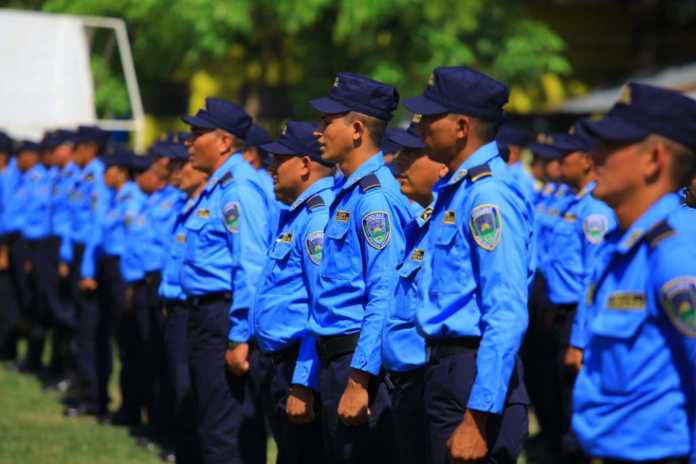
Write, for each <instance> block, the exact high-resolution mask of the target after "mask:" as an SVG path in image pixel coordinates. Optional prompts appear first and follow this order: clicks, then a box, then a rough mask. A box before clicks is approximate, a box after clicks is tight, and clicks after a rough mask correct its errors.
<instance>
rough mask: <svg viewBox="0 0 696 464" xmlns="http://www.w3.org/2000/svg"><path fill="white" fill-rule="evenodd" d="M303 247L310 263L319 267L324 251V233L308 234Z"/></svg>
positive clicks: (318, 231)
mask: <svg viewBox="0 0 696 464" xmlns="http://www.w3.org/2000/svg"><path fill="white" fill-rule="evenodd" d="M305 246H306V247H307V255H308V256H309V259H310V261H312V262H313V263H314V264H316V265H319V263H320V262H321V254H322V252H323V251H324V232H323V231H321V230H316V231H314V232H310V233H309V234H308V235H307V240H306V241H305Z"/></svg>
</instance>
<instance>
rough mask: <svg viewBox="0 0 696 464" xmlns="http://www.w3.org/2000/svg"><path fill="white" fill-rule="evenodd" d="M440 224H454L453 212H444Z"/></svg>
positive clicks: (455, 219) (455, 218)
mask: <svg viewBox="0 0 696 464" xmlns="http://www.w3.org/2000/svg"><path fill="white" fill-rule="evenodd" d="M442 222H443V223H444V224H456V223H457V215H456V213H455V212H454V210H452V209H450V210H447V211H445V216H444V217H443V218H442Z"/></svg>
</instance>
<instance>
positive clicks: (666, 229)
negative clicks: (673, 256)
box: [645, 220, 676, 248]
mask: <svg viewBox="0 0 696 464" xmlns="http://www.w3.org/2000/svg"><path fill="white" fill-rule="evenodd" d="M675 233H676V231H675V230H674V229H673V228H672V226H670V225H669V223H668V222H667V220H663V221H660V222H658V223H657V224H655V225H654V226H653V228H652V229H650V230H649V231H647V232H646V233H645V240H646V241H647V242H648V244H649V245H650V248H655V247H657V245H658V244H659V243H660V242H661V241H663V240H664V239H666V238H669V237H671V236H672V235H674V234H675Z"/></svg>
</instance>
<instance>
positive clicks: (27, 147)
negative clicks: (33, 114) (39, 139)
mask: <svg viewBox="0 0 696 464" xmlns="http://www.w3.org/2000/svg"><path fill="white" fill-rule="evenodd" d="M40 150H41V144H39V143H36V142H32V141H31V140H22V141H21V142H20V143H19V146H18V147H17V153H21V152H23V151H37V152H38V151H40Z"/></svg>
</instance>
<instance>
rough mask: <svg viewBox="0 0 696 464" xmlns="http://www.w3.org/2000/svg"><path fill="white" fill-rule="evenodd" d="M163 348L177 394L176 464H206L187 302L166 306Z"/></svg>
mask: <svg viewBox="0 0 696 464" xmlns="http://www.w3.org/2000/svg"><path fill="white" fill-rule="evenodd" d="M164 307H165V313H166V319H165V323H164V345H165V347H166V354H167V366H168V372H169V381H170V383H171V386H172V389H173V393H174V408H173V409H174V431H173V434H174V435H173V436H174V440H175V443H176V446H175V452H176V462H177V463H179V464H198V463H201V462H203V458H202V456H201V453H200V446H199V444H198V439H197V437H196V428H197V427H196V410H195V407H194V398H193V390H192V388H191V369H190V366H189V358H188V353H189V340H188V323H189V314H190V311H189V310H188V308H187V307H186V304H185V303H184V302H180V301H166V302H164Z"/></svg>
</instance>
